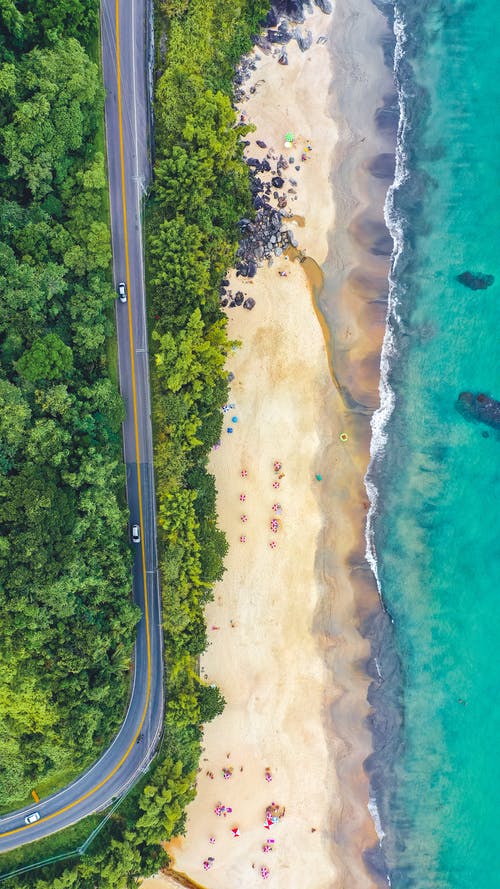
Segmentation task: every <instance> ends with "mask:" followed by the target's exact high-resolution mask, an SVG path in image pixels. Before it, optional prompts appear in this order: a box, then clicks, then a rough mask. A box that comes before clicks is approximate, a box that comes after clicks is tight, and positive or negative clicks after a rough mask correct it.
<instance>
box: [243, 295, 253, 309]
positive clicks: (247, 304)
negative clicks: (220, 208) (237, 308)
mask: <svg viewBox="0 0 500 889" xmlns="http://www.w3.org/2000/svg"><path fill="white" fill-rule="evenodd" d="M254 305H255V300H254V299H252V297H251V296H249V297H247V299H246V300H245V302H244V303H243V308H244V309H248V311H250V310H251V309H253V307H254Z"/></svg>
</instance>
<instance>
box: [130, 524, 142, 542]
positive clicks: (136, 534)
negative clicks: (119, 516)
mask: <svg viewBox="0 0 500 889" xmlns="http://www.w3.org/2000/svg"><path fill="white" fill-rule="evenodd" d="M140 542H141V528H140V526H139V525H132V543H140Z"/></svg>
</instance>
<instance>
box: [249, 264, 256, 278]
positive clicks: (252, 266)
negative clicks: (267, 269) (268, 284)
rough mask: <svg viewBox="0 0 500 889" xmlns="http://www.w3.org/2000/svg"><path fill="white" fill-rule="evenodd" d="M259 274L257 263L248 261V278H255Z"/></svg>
mask: <svg viewBox="0 0 500 889" xmlns="http://www.w3.org/2000/svg"><path fill="white" fill-rule="evenodd" d="M256 274H257V263H255V262H254V261H253V259H249V260H248V272H247V277H248V278H253V277H255V275H256Z"/></svg>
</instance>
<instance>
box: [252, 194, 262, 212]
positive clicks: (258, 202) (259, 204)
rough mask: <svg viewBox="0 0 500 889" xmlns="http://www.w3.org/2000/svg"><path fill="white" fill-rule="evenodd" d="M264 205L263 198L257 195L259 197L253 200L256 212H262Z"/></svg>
mask: <svg viewBox="0 0 500 889" xmlns="http://www.w3.org/2000/svg"><path fill="white" fill-rule="evenodd" d="M262 204H263V201H262V198H261V197H259V195H257V197H256V198H254V199H253V205H254V208H255V210H260V208H261V207H262Z"/></svg>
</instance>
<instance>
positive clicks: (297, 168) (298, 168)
mask: <svg viewBox="0 0 500 889" xmlns="http://www.w3.org/2000/svg"><path fill="white" fill-rule="evenodd" d="M295 169H296V170H297V172H298V171H299V170H300V164H299V165H298V167H295Z"/></svg>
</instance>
